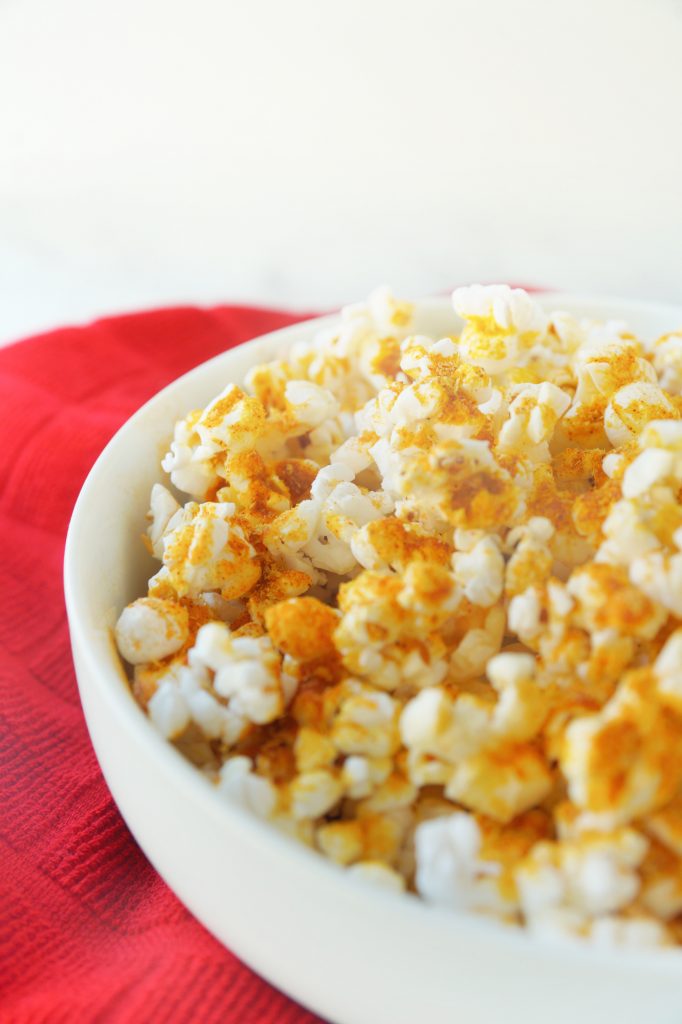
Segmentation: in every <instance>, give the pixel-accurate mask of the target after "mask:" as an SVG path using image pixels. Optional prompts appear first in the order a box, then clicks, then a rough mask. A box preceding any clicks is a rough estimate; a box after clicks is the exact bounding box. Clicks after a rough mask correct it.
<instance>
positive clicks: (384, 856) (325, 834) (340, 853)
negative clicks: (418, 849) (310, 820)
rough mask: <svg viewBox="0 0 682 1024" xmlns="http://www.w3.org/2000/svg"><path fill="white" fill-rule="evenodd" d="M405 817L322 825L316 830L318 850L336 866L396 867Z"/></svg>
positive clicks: (396, 815)
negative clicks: (368, 863) (370, 863)
mask: <svg viewBox="0 0 682 1024" xmlns="http://www.w3.org/2000/svg"><path fill="white" fill-rule="evenodd" d="M406 829H407V822H406V818H405V814H404V813H403V812H401V811H397V812H396V811H393V812H389V813H385V814H372V813H365V814H361V815H360V816H358V817H357V818H353V819H352V820H348V821H333V822H329V823H327V822H325V823H323V824H322V825H320V826H319V828H318V830H317V836H316V838H317V843H318V846H319V848H320V850H321V851H322V852H323V853H324V854H325V856H327V857H329V858H330V859H331V860H334V861H336V863H337V864H343V865H349V864H353V863H357V862H358V861H368V860H369V861H373V862H378V863H381V864H384V865H386V866H389V865H390V866H396V865H397V864H398V861H399V858H400V856H401V853H402V848H403V844H404V841H405V835H406Z"/></svg>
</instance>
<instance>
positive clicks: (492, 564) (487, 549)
mask: <svg viewBox="0 0 682 1024" xmlns="http://www.w3.org/2000/svg"><path fill="white" fill-rule="evenodd" d="M452 569H453V572H454V575H455V581H456V582H457V583H458V584H459V586H460V587H461V588H462V590H463V592H464V596H465V597H466V598H467V599H468V600H469V601H471V603H472V604H477V605H480V606H481V607H483V608H489V607H490V606H491V605H493V604H496V603H497V601H498V600H499V599H500V597H501V596H502V591H503V589H504V558H503V557H502V553H501V551H500V547H499V543H497V539H496V538H495V537H491V536H486V537H484V538H483V539H482V540H480V541H478V543H477V544H475V545H474V546H473V547H472V548H470V549H469V550H468V551H463V552H457V553H455V554H454V555H453V556H452Z"/></svg>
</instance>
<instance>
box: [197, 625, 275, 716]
mask: <svg viewBox="0 0 682 1024" xmlns="http://www.w3.org/2000/svg"><path fill="white" fill-rule="evenodd" d="M189 660H190V664H191V665H198V666H205V667H206V668H208V669H210V670H211V671H212V672H214V673H215V675H214V680H213V686H214V688H215V692H216V693H217V694H218V696H220V697H223V698H224V699H225V700H229V702H230V709H231V710H232V711H234V712H235V713H236V714H237V715H240V716H242V717H243V718H245V719H246V720H247V721H250V722H256V723H259V724H260V723H264V722H272V721H273V720H274V719H275V718H277V717H278V716H279V715H280V714H281V713H282V711H283V709H284V704H285V694H284V690H283V680H282V674H281V660H280V658H279V656H278V655H277V653H276V652H275V650H274V649H273V646H272V643H271V641H270V639H269V638H268V637H267V636H263V637H248V636H244V637H233V636H232V635H231V634H230V630H229V629H228V628H227V627H226V626H225V625H224V624H223V623H218V622H211V623H208V624H207V625H205V626H202V628H201V629H200V630H199V632H198V633H197V638H196V642H195V645H194V647H193V648H192V650H191V651H190V653H189Z"/></svg>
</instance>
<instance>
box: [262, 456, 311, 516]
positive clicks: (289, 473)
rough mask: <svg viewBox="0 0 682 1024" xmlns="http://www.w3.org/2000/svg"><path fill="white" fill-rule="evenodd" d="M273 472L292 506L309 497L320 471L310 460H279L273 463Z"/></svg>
mask: <svg viewBox="0 0 682 1024" xmlns="http://www.w3.org/2000/svg"><path fill="white" fill-rule="evenodd" d="M273 468H274V471H275V473H276V474H277V477H278V479H279V480H281V481H282V483H283V484H284V486H285V487H286V489H287V491H288V492H289V500H290V501H291V504H292V505H297V504H298V503H299V501H304V500H305V499H306V498H309V497H310V488H311V487H312V484H313V481H314V479H315V477H316V476H317V474H318V473H319V471H320V467H319V466H318V464H317V463H316V462H313V461H312V459H280V461H279V462H275V463H274V467H273Z"/></svg>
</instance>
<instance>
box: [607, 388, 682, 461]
mask: <svg viewBox="0 0 682 1024" xmlns="http://www.w3.org/2000/svg"><path fill="white" fill-rule="evenodd" d="M679 416H680V413H679V412H678V410H677V408H676V407H675V406H674V405H673V403H672V402H671V401H670V399H669V398H668V396H667V395H666V394H665V392H664V391H662V390H661V389H660V388H659V387H658V385H657V384H653V383H652V382H651V381H635V382H634V383H633V384H626V385H625V387H622V388H619V390H618V391H617V392H616V393H615V395H614V396H613V397H612V399H611V401H610V402H609V404H608V405H607V407H606V409H605V411H604V429H605V431H606V435H607V437H608V439H609V441H610V442H611V444H612V445H614V447H617V446H618V445H622V444H627V443H628V442H629V441H634V440H635V438H636V437H637V435H638V434H639V433H640V431H641V430H642V429H643V427H644V426H645V425H646V424H647V423H649V422H650V421H651V420H666V419H671V420H674V419H679Z"/></svg>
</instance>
